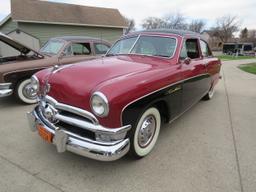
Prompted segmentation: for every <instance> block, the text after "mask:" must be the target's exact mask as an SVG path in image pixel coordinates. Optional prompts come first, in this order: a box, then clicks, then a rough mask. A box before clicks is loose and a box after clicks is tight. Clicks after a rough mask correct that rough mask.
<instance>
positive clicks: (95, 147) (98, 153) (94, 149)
mask: <svg viewBox="0 0 256 192" xmlns="http://www.w3.org/2000/svg"><path fill="white" fill-rule="evenodd" d="M38 108H39V107H38V106H37V107H36V108H35V109H34V110H33V111H32V112H30V113H27V118H28V121H29V125H30V128H31V130H32V131H37V125H41V126H43V127H44V128H45V129H46V130H47V131H48V132H50V133H52V134H53V135H54V137H53V144H54V145H56V147H57V151H58V152H59V153H62V152H65V151H70V152H73V153H76V154H78V155H82V156H84V157H88V158H91V159H95V160H99V161H114V160H117V159H120V158H121V157H123V156H124V155H125V154H126V153H127V152H128V151H129V149H130V140H129V139H128V138H124V139H122V140H118V141H111V142H100V141H96V140H91V139H89V138H84V137H81V136H79V135H76V134H74V133H71V132H69V131H67V130H63V129H59V128H57V127H55V126H54V125H49V123H47V122H45V120H44V119H43V117H42V116H41V113H40V111H39V110H38ZM91 128H92V127H90V129H91ZM122 129H123V130H124V131H125V132H127V131H128V130H129V129H130V127H127V126H126V127H123V128H118V129H116V130H117V131H118V132H119V131H122ZM114 130H115V129H114ZM104 131H106V128H104ZM109 131H110V134H113V129H109Z"/></svg>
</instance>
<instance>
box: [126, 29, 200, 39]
mask: <svg viewBox="0 0 256 192" xmlns="http://www.w3.org/2000/svg"><path fill="white" fill-rule="evenodd" d="M142 33H156V34H174V35H178V36H181V37H186V36H189V37H197V38H198V37H200V38H201V39H204V37H203V36H202V35H201V34H200V33H196V32H193V31H187V30H177V29H148V30H141V31H136V32H132V33H129V34H127V36H129V35H132V34H142Z"/></svg>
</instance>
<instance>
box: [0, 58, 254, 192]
mask: <svg viewBox="0 0 256 192" xmlns="http://www.w3.org/2000/svg"><path fill="white" fill-rule="evenodd" d="M252 61H253V60H250V61H235V62H233V61H232V62H224V63H223V71H222V73H223V79H222V80H221V81H220V83H219V84H218V86H217V88H216V89H217V90H216V94H215V97H214V98H213V99H212V100H211V101H201V102H200V103H198V104H197V105H195V106H194V107H193V108H192V109H191V110H189V111H188V112H187V113H185V114H184V115H183V116H182V117H181V118H179V119H178V120H176V121H175V122H174V123H172V124H171V125H166V126H164V127H163V128H162V131H161V135H160V138H159V142H158V144H157V146H156V148H155V150H154V151H153V152H152V153H151V154H150V155H149V156H148V157H146V158H144V159H141V160H138V161H133V160H131V159H130V158H127V157H126V158H123V159H121V160H119V161H116V162H110V163H104V162H97V161H94V160H90V159H87V158H83V157H80V156H77V155H74V154H71V153H64V154H58V153H57V152H56V149H55V147H54V146H52V145H49V144H46V143H45V142H44V141H42V140H41V139H40V138H39V136H38V135H37V134H35V133H31V132H30V131H29V128H28V125H27V122H26V118H25V112H26V111H29V110H30V109H31V108H32V106H22V105H20V104H18V103H16V102H15V101H13V99H12V98H4V99H0V135H1V139H0V191H1V192H13V191H15V192H16V191H17V192H21V191H24V192H28V191H33V192H37V191H42V192H43V191H51V192H55V191H56V192H57V191H66V192H71V191H72V192H81V191H83V192H87V191H88V192H92V191H101V192H102V191H104V192H105V191H106V192H121V191H122V192H123V191H124V192H126V191H127V192H128V191H129V192H130V191H154V192H156V191H161V192H165V191H166V192H170V191H175V192H208V191H211V192H253V191H256V163H255V161H256V112H255V110H256V76H255V75H251V74H248V73H245V72H243V71H240V70H239V69H237V68H236V66H237V65H238V64H239V63H246V62H247V63H248V62H252Z"/></svg>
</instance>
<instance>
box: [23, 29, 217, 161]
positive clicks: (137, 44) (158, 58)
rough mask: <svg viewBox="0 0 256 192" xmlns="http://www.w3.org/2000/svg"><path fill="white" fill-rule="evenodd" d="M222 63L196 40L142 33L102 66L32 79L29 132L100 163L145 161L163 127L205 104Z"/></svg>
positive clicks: (182, 34)
mask: <svg viewBox="0 0 256 192" xmlns="http://www.w3.org/2000/svg"><path fill="white" fill-rule="evenodd" d="M220 68H221V62H220V60H219V59H217V58H215V57H213V56H212V53H211V50H210V49H209V46H208V45H207V43H206V41H204V40H203V39H202V38H201V36H200V35H199V34H196V33H192V32H187V31H175V30H148V31H140V32H134V33H131V34H128V35H126V36H123V37H122V38H121V39H120V40H118V41H117V42H116V43H115V44H114V45H113V46H112V48H111V49H110V50H109V51H108V53H107V54H106V56H105V57H104V58H102V59H96V60H92V61H86V62H81V63H78V64H76V65H69V66H67V67H59V68H57V67H56V68H52V69H47V70H43V71H40V72H38V73H37V74H35V75H34V76H33V77H32V79H31V81H32V85H33V86H34V89H36V90H37V92H38V98H39V103H38V105H37V106H36V107H35V108H34V110H33V111H32V112H30V113H28V114H27V117H28V120H29V124H30V128H31V129H32V131H38V132H39V135H40V136H41V137H42V138H43V139H44V140H46V141H48V142H49V143H53V144H55V145H56V147H57V151H58V152H64V151H71V152H74V153H77V154H80V155H82V156H85V157H89V158H93V159H96V160H101V161H112V160H116V159H119V158H121V157H122V156H124V155H125V154H127V153H128V152H129V153H130V154H132V155H133V156H134V157H137V158H141V157H144V156H146V155H148V154H149V153H150V152H151V150H152V149H153V147H154V146H155V144H156V142H157V139H158V135H159V131H160V128H161V125H162V124H163V123H168V122H172V121H173V120H174V119H176V118H178V117H179V116H180V115H181V114H182V113H184V112H185V111H186V110H188V109H189V108H190V107H191V106H192V105H193V104H195V103H196V102H198V101H200V100H201V99H202V98H203V99H206V100H209V99H211V98H212V97H213V95H214V88H215V85H216V83H217V82H218V80H219V78H220Z"/></svg>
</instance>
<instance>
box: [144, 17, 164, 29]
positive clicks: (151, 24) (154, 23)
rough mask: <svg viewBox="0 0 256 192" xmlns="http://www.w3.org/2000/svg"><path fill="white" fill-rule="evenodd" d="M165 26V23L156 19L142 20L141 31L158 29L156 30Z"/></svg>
mask: <svg viewBox="0 0 256 192" xmlns="http://www.w3.org/2000/svg"><path fill="white" fill-rule="evenodd" d="M165 25H166V23H165V21H164V20H163V19H161V18H158V17H148V18H146V19H144V21H143V23H142V28H143V29H158V28H164V26H165Z"/></svg>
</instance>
